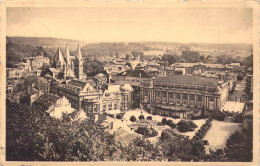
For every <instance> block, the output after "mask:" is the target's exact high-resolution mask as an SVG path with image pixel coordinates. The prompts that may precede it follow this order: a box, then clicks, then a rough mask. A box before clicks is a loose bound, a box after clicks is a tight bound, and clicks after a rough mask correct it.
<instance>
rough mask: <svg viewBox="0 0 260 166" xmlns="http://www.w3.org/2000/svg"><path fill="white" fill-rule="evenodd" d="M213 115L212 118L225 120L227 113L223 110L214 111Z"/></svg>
mask: <svg viewBox="0 0 260 166" xmlns="http://www.w3.org/2000/svg"><path fill="white" fill-rule="evenodd" d="M211 117H212V119H216V120H219V121H224V119H225V117H226V115H225V113H223V112H221V111H214V112H213V113H212V114H211Z"/></svg>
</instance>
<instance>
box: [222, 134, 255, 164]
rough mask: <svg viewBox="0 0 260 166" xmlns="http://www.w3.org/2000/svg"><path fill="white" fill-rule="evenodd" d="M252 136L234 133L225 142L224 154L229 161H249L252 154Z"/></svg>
mask: <svg viewBox="0 0 260 166" xmlns="http://www.w3.org/2000/svg"><path fill="white" fill-rule="evenodd" d="M252 149H253V139H252V135H251V134H250V135H247V134H245V133H240V132H238V131H237V132H235V133H233V134H232V135H231V136H230V138H229V139H228V140H227V144H226V148H225V149H224V152H225V154H226V156H227V158H228V160H229V161H251V160H252V157H253V154H252Z"/></svg>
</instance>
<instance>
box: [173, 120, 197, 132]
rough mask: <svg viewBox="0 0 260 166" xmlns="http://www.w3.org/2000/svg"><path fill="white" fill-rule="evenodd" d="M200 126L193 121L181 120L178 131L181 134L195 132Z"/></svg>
mask: <svg viewBox="0 0 260 166" xmlns="http://www.w3.org/2000/svg"><path fill="white" fill-rule="evenodd" d="M197 127H198V126H197V125H196V124H195V123H194V122H193V121H191V120H180V121H179V122H178V123H177V129H178V130H179V131H180V132H186V131H193V130H194V129H195V128H197Z"/></svg>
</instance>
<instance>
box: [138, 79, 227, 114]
mask: <svg viewBox="0 0 260 166" xmlns="http://www.w3.org/2000/svg"><path fill="white" fill-rule="evenodd" d="M228 89H229V88H228V83H225V82H223V81H220V80H218V79H213V78H203V77H197V76H185V75H184V76H180V75H175V76H172V77H161V78H157V79H154V80H151V81H143V82H142V85H141V89H140V91H141V98H140V100H141V102H140V106H141V108H143V109H145V110H148V111H150V112H156V113H157V114H166V115H170V116H180V117H181V118H185V117H187V115H188V114H189V113H192V112H194V111H195V112H196V111H200V110H201V108H205V109H208V110H221V108H222V107H223V106H224V104H225V103H226V102H227V100H228Z"/></svg>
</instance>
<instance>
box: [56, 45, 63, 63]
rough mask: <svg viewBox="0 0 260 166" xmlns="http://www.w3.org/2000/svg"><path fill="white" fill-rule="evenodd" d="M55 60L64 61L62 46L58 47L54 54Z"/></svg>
mask: <svg viewBox="0 0 260 166" xmlns="http://www.w3.org/2000/svg"><path fill="white" fill-rule="evenodd" d="M54 61H56V62H57V61H61V62H64V58H63V56H62V53H61V50H60V47H59V48H58V50H57V52H56V54H55V56H54Z"/></svg>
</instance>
